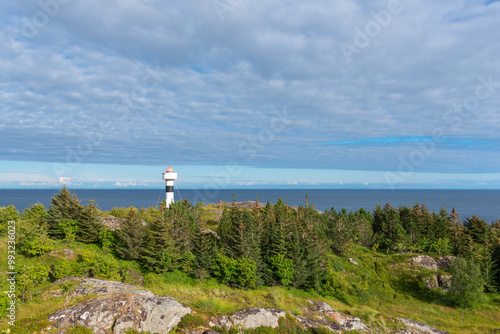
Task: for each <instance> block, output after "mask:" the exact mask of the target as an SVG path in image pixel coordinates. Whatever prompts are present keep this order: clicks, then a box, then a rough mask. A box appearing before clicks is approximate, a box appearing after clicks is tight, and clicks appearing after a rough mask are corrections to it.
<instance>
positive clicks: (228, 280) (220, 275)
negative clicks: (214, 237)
mask: <svg viewBox="0 0 500 334" xmlns="http://www.w3.org/2000/svg"><path fill="white" fill-rule="evenodd" d="M211 269H212V272H213V275H214V277H215V278H217V279H218V280H219V282H221V283H224V284H227V285H230V286H235V287H239V288H244V289H251V288H255V287H256V286H257V266H256V264H255V262H254V261H253V260H252V259H248V258H239V259H233V258H230V257H228V256H225V255H222V254H217V256H216V258H215V261H214V262H213V265H212V268H211Z"/></svg>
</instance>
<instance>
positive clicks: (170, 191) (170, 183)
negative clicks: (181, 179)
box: [162, 166, 177, 208]
mask: <svg viewBox="0 0 500 334" xmlns="http://www.w3.org/2000/svg"><path fill="white" fill-rule="evenodd" d="M162 175H163V179H164V180H165V191H166V193H167V202H166V203H167V208H168V207H169V206H170V204H171V203H174V182H175V180H177V173H175V172H174V170H173V169H172V167H171V166H168V169H167V170H166V171H165V173H163V174H162Z"/></svg>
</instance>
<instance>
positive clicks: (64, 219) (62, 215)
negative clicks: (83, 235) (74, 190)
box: [47, 187, 83, 242]
mask: <svg viewBox="0 0 500 334" xmlns="http://www.w3.org/2000/svg"><path fill="white" fill-rule="evenodd" d="M82 211H83V207H82V205H81V204H80V201H79V200H78V198H76V195H75V194H71V193H70V192H69V190H68V189H66V187H63V188H62V189H61V190H60V191H59V194H55V195H54V196H53V197H52V199H51V202H50V207H49V209H48V211H47V224H48V233H49V236H50V237H51V238H56V239H63V238H66V241H70V242H71V241H72V240H74V239H75V237H76V232H77V230H76V227H77V222H78V221H79V220H80V219H81V218H82Z"/></svg>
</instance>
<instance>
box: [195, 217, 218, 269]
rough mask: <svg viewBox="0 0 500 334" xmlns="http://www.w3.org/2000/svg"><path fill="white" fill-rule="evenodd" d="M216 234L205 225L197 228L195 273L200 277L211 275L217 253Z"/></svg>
mask: <svg viewBox="0 0 500 334" xmlns="http://www.w3.org/2000/svg"><path fill="white" fill-rule="evenodd" d="M214 239H215V238H214V236H213V235H212V234H211V233H210V232H209V231H207V230H205V229H204V226H198V227H197V228H196V233H195V238H194V240H193V254H194V256H195V258H194V266H193V270H194V272H193V274H194V276H195V277H196V278H198V279H205V278H206V277H208V276H209V275H210V268H211V267H212V261H213V260H214V258H215V254H216V247H217V246H216V245H217V244H216V241H215V240H214Z"/></svg>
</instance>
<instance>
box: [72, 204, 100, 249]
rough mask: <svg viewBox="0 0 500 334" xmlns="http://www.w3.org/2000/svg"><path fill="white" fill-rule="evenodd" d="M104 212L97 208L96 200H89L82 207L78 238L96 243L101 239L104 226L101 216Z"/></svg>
mask: <svg viewBox="0 0 500 334" xmlns="http://www.w3.org/2000/svg"><path fill="white" fill-rule="evenodd" d="M101 214H102V212H101V211H100V210H99V209H98V208H97V206H96V204H95V200H91V201H89V204H87V205H86V206H85V207H84V208H83V209H82V214H81V218H80V219H79V220H78V221H77V224H78V232H77V238H76V239H77V240H78V241H80V242H84V243H96V242H97V241H99V231H100V230H101V228H102V227H103V224H102V223H101V221H99V219H98V218H99V216H100V215H101Z"/></svg>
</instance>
